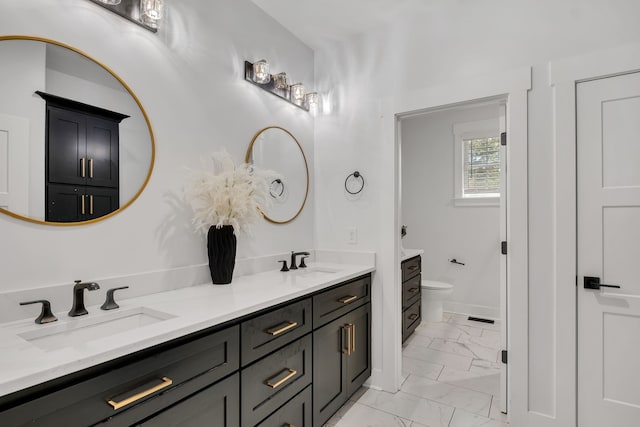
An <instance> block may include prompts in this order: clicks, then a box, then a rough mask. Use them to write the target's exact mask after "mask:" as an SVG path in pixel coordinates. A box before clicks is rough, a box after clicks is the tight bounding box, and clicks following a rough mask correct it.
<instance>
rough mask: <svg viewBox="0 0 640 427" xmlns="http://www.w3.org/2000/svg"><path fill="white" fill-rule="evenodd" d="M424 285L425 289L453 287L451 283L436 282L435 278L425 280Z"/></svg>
mask: <svg viewBox="0 0 640 427" xmlns="http://www.w3.org/2000/svg"><path fill="white" fill-rule="evenodd" d="M422 287H423V288H425V289H453V285H452V284H451V283H445V282H436V281H434V280H423V281H422Z"/></svg>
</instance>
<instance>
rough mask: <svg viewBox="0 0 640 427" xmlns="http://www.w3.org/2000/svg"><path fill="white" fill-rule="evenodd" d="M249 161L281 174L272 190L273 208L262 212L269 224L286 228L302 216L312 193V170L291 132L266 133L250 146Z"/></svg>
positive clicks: (275, 130) (270, 129)
mask: <svg viewBox="0 0 640 427" xmlns="http://www.w3.org/2000/svg"><path fill="white" fill-rule="evenodd" d="M245 161H246V162H247V163H252V164H254V165H256V166H259V167H260V168H262V169H265V170H272V171H274V172H276V173H277V174H278V176H277V177H274V179H273V180H272V182H271V188H270V189H269V193H270V194H271V197H272V198H273V204H272V205H271V206H270V207H269V208H267V209H266V211H264V212H262V214H263V216H264V218H265V219H266V220H267V221H270V222H273V223H276V224H286V223H288V222H291V221H293V220H294V219H295V218H296V217H297V216H298V215H300V212H302V209H303V208H304V204H305V202H306V200H307V193H308V191H309V169H308V167H307V159H306V157H305V155H304V152H303V151H302V147H301V146H300V143H299V142H298V140H296V138H295V137H294V136H293V135H292V134H291V132H289V131H288V130H286V129H284V128H281V127H278V126H270V127H268V128H265V129H262V130H261V131H259V132H258V133H257V134H256V135H255V136H254V137H253V140H252V141H251V144H249V149H248V150H247V156H246V158H245Z"/></svg>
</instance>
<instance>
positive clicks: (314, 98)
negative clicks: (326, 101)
mask: <svg viewBox="0 0 640 427" xmlns="http://www.w3.org/2000/svg"><path fill="white" fill-rule="evenodd" d="M304 99H305V102H306V104H307V107H309V108H317V107H318V92H309V93H308V94H306V95H305V96H304Z"/></svg>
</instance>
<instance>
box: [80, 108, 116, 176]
mask: <svg viewBox="0 0 640 427" xmlns="http://www.w3.org/2000/svg"><path fill="white" fill-rule="evenodd" d="M86 120H87V173H86V175H87V185H91V186H95V187H111V188H117V187H118V182H119V176H118V174H119V131H118V123H116V122H114V121H112V120H104V119H101V118H99V117H95V116H90V115H87V116H86Z"/></svg>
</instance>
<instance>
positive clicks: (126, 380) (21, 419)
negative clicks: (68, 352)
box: [0, 326, 240, 427]
mask: <svg viewBox="0 0 640 427" xmlns="http://www.w3.org/2000/svg"><path fill="white" fill-rule="evenodd" d="M172 344H173V343H172ZM239 347H240V345H239V328H238V326H233V327H229V328H227V329H224V330H222V331H219V332H215V333H212V334H210V335H207V336H204V337H201V338H194V339H192V340H188V339H187V340H178V341H176V343H175V345H174V346H171V344H169V345H166V346H160V347H159V348H158V349H157V350H156V352H154V349H149V350H143V351H142V352H140V353H141V354H138V355H135V354H134V355H131V356H126V357H123V358H121V359H117V360H116V361H114V362H109V363H108V364H104V365H100V366H98V367H95V368H89V369H88V370H86V371H87V372H86V376H84V380H78V381H79V382H76V383H74V384H72V385H69V386H67V387H65V388H61V389H57V390H45V391H44V392H40V393H39V395H42V394H44V393H48V394H46V395H44V396H43V397H36V396H33V397H29V396H27V397H26V398H25V399H28V398H31V399H32V400H30V401H29V402H27V403H24V404H22V405H19V406H16V407H13V408H11V409H8V410H6V411H3V412H0V425H3V426H5V425H6V426H22V425H27V424H28V425H30V426H65V427H72V426H83V427H84V426H87V425H93V424H95V423H97V422H100V421H102V420H105V419H107V418H109V417H113V416H115V415H118V414H120V413H122V414H124V413H126V412H127V411H128V410H129V409H131V410H134V411H135V410H136V408H138V407H140V406H146V405H141V404H142V403H143V402H144V403H147V402H148V403H149V405H148V406H149V408H150V409H149V411H151V410H152V409H151V407H152V406H154V405H153V404H152V402H151V401H158V402H159V401H161V400H163V399H155V398H156V397H163V396H169V395H170V394H171V391H173V390H176V394H175V395H178V394H180V393H179V391H180V390H181V389H182V388H183V387H182V384H183V383H187V384H188V382H189V380H192V379H194V380H197V379H200V378H202V377H205V376H206V380H207V383H206V384H203V385H202V387H204V386H206V385H208V384H211V383H213V382H215V381H217V380H219V379H221V378H223V377H225V376H227V375H228V374H231V373H233V372H234V371H236V370H237V369H238V365H239V363H238V360H239ZM205 374H206V375H205ZM83 375H84V374H83ZM127 400H130V401H131V402H130V403H128V404H127V403H126V402H127ZM173 402H174V401H165V405H166V404H171V403H173ZM114 407H118V409H115V408H114ZM155 411H158V409H155ZM152 413H153V412H149V413H148V414H147V416H148V415H150V414H152Z"/></svg>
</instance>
